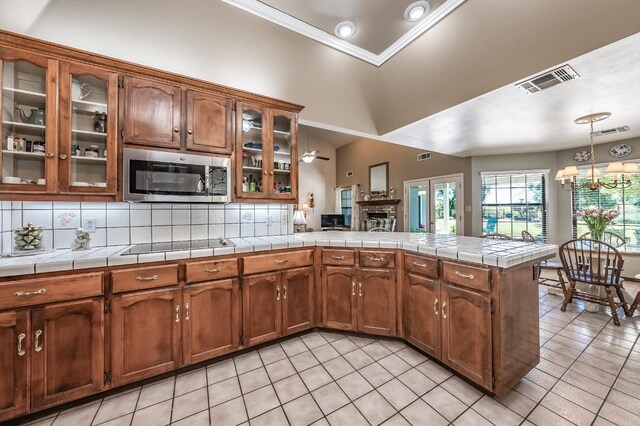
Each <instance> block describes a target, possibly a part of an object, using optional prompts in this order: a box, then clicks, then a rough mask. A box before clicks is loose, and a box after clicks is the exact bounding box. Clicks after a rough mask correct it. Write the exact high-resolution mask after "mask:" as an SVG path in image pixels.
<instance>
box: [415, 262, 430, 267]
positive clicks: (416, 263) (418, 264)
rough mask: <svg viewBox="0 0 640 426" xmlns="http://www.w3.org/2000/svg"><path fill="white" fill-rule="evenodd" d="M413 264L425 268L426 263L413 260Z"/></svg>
mask: <svg viewBox="0 0 640 426" xmlns="http://www.w3.org/2000/svg"><path fill="white" fill-rule="evenodd" d="M413 266H417V267H419V268H426V267H427V264H426V263H418V262H413Z"/></svg>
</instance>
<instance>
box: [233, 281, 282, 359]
mask: <svg viewBox="0 0 640 426" xmlns="http://www.w3.org/2000/svg"><path fill="white" fill-rule="evenodd" d="M242 292H243V294H242V299H243V326H244V331H243V334H244V344H245V345H248V346H251V345H257V344H259V343H263V342H267V341H269V340H273V339H276V338H278V337H280V335H281V330H282V297H283V294H282V288H281V287H280V273H278V272H272V273H267V274H259V275H251V276H249V277H246V278H245V279H244V285H243V287H242Z"/></svg>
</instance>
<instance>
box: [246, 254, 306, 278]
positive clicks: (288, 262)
mask: <svg viewBox="0 0 640 426" xmlns="http://www.w3.org/2000/svg"><path fill="white" fill-rule="evenodd" d="M312 264H313V250H304V251H295V252H284V253H274V254H263V255H259V256H248V257H245V258H244V274H246V275H248V274H257V273H259V272H268V271H279V270H282V269H290V268H298V267H300V266H308V265H312Z"/></svg>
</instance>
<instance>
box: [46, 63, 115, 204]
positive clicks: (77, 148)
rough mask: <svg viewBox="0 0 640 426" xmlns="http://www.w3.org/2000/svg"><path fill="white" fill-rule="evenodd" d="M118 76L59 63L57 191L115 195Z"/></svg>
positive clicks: (96, 69)
mask: <svg viewBox="0 0 640 426" xmlns="http://www.w3.org/2000/svg"><path fill="white" fill-rule="evenodd" d="M117 96H118V75H117V74H116V73H113V72H108V71H104V70H102V69H100V68H95V67H91V66H86V65H82V64H72V63H67V62H62V63H61V64H60V149H59V154H58V165H59V167H58V168H59V170H58V174H59V180H60V192H61V193H70V194H96V195H108V194H115V193H116V190H117V188H116V182H117V155H118V150H117V137H116V136H117V115H118V113H117V112H118V109H117V108H118V105H117V104H118V103H117Z"/></svg>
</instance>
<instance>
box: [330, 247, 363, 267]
mask: <svg viewBox="0 0 640 426" xmlns="http://www.w3.org/2000/svg"><path fill="white" fill-rule="evenodd" d="M322 264H323V265H355V264H356V253H355V251H354V250H334V249H323V250H322Z"/></svg>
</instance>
